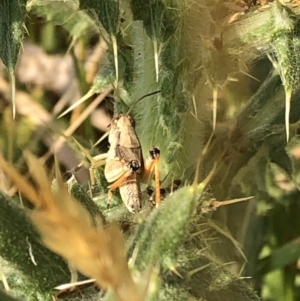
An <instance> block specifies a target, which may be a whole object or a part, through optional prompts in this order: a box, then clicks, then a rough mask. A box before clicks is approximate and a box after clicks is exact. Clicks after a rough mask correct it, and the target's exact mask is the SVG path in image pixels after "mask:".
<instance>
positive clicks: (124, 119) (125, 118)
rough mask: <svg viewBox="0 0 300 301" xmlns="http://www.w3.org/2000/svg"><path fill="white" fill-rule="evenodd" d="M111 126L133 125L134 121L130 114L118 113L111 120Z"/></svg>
mask: <svg viewBox="0 0 300 301" xmlns="http://www.w3.org/2000/svg"><path fill="white" fill-rule="evenodd" d="M111 126H112V127H118V128H123V127H135V121H134V119H133V118H132V117H131V116H130V115H127V114H120V115H116V116H115V117H114V118H113V119H112V120H111Z"/></svg>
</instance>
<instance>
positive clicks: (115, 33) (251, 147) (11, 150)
mask: <svg viewBox="0 0 300 301" xmlns="http://www.w3.org/2000/svg"><path fill="white" fill-rule="evenodd" d="M237 2H238V1H233V0H232V1H227V2H226V3H225V1H221V0H219V1H218V0H214V1H209V0H207V1H206V0H201V1H195V0H184V1H182V0H177V1H176V0H147V1H145V0H144V1H143V0H131V1H129V0H119V1H117V0H107V1H99V0H80V1H76V0H68V1H63V0H31V1H30V0H28V1H26V0H24V1H20V0H2V1H1V3H0V20H1V22H0V41H1V44H0V57H1V59H2V62H3V64H4V65H5V67H6V68H7V73H6V72H5V71H1V72H2V73H1V78H2V80H4V81H6V82H8V81H9V82H10V84H11V91H8V90H6V92H4V90H3V89H4V88H3V85H2V86H1V85H0V90H1V91H0V92H1V93H0V100H1V127H0V133H1V134H0V137H1V138H0V147H1V151H2V153H3V154H4V155H5V156H6V158H7V160H9V161H10V162H13V163H14V165H16V166H18V167H20V172H24V166H23V160H22V155H21V150H22V149H24V148H29V149H30V150H31V151H34V152H36V153H37V154H39V155H42V154H43V153H44V152H45V146H44V145H43V144H42V143H41V136H42V135H41V131H44V132H42V133H51V134H50V135H51V136H52V137H55V139H57V137H58V136H59V134H61V132H63V130H64V129H65V128H67V127H68V126H69V125H70V124H71V123H72V122H71V120H72V118H70V115H66V116H64V117H63V118H60V119H58V120H57V119H56V118H54V117H55V115H57V114H54V113H53V111H51V110H53V107H54V105H53V103H56V102H57V96H56V95H52V94H51V93H50V94H49V93H48V92H49V91H48V92H47V91H44V90H43V89H41V90H42V91H37V90H36V89H34V88H33V87H31V86H30V85H27V86H26V85H22V83H21V82H18V78H17V82H16V80H15V78H16V76H15V67H16V63H17V59H18V55H19V50H20V48H21V45H22V43H23V42H24V41H25V40H26V41H32V42H34V43H35V44H37V45H39V46H40V47H41V48H42V49H44V50H45V51H46V52H47V53H48V54H50V53H51V54H57V53H71V56H72V60H73V64H74V66H75V67H74V69H75V77H76V79H77V81H78V83H79V89H80V92H81V96H83V97H84V99H88V101H89V102H91V97H92V96H93V95H95V94H98V93H102V92H103V91H104V90H105V89H108V87H110V86H111V85H112V86H113V93H112V94H113V98H114V106H113V112H114V113H125V112H126V111H127V110H128V108H129V107H130V106H131V104H133V103H134V101H135V100H136V99H138V98H140V97H141V96H143V95H145V94H147V93H150V92H153V91H156V90H160V91H161V92H160V93H159V94H156V95H153V96H151V97H149V98H146V99H144V100H142V101H140V102H139V103H137V104H135V106H134V107H133V110H132V112H131V115H132V116H133V117H134V119H135V121H136V130H137V134H138V136H139V139H140V141H141V144H142V147H143V152H144V154H145V156H146V155H147V150H148V149H149V148H150V147H151V146H152V145H158V146H159V147H160V149H161V154H162V156H161V157H162V158H161V167H162V178H163V177H164V176H166V175H168V177H167V180H166V181H165V182H164V183H163V185H164V186H168V185H170V184H171V183H172V181H173V180H174V179H181V181H182V183H183V185H182V186H183V187H182V188H181V189H179V190H178V191H176V192H174V194H171V195H170V196H168V197H167V198H166V200H165V201H164V204H163V205H162V206H161V207H159V208H157V209H155V210H154V211H152V212H151V213H150V212H149V211H147V210H146V213H147V214H146V213H145V214H142V215H137V216H133V215H131V214H129V213H128V212H126V209H125V208H124V207H123V206H122V203H121V202H120V201H119V200H118V198H117V197H116V199H115V200H114V202H113V204H112V206H111V208H110V209H106V193H107V183H105V181H104V182H103V181H101V179H99V177H100V178H101V176H102V177H103V174H101V170H100V172H99V174H100V176H99V177H97V179H98V182H99V186H98V187H97V188H96V189H95V191H93V195H94V196H95V195H97V197H95V198H94V199H92V198H90V196H89V195H88V189H87V187H85V186H84V185H79V184H78V183H76V182H70V183H69V186H70V187H69V188H70V192H71V193H72V194H73V195H74V196H75V198H76V199H77V200H78V201H80V202H82V204H83V205H84V206H85V207H86V208H88V210H89V212H90V213H91V214H92V215H93V214H95V215H104V216H105V219H106V220H107V222H110V221H113V220H117V221H119V222H121V223H122V222H124V221H126V222H129V223H138V226H136V227H135V231H132V232H133V234H129V235H128V236H129V237H128V257H129V258H130V257H131V256H135V254H134V250H135V249H138V250H139V251H138V254H137V255H136V258H135V262H134V264H133V265H132V272H133V275H134V276H135V278H136V281H137V282H138V283H141V282H142V279H143V278H145V275H146V273H147V269H149V267H152V268H153V271H154V272H153V273H152V278H153V279H152V278H151V284H152V285H153V290H152V291H151V293H149V294H148V296H147V300H207V301H213V300H214V301H215V300H222V301H226V300H238V301H239V300H241V301H244V300H259V298H261V299H262V300H272V301H277V300H278V301H281V300H285V301H292V300H299V298H300V291H299V269H298V265H297V262H298V258H299V256H300V245H299V239H298V237H299V233H300V232H299V231H300V225H299V221H300V216H299V214H300V208H299V197H300V194H299V186H298V185H299V169H298V167H299V155H298V154H299V152H298V150H299V147H300V138H299V116H300V115H299V107H300V106H299V99H300V98H299V89H298V82H299V74H300V73H299V60H300V59H299V56H300V42H299V41H300V36H299V26H300V25H299V18H298V14H299V12H300V10H299V8H295V9H293V10H292V9H290V8H288V7H286V6H284V5H283V4H281V3H280V1H276V2H274V3H269V7H267V9H266V10H265V11H259V10H258V8H259V7H258V6H255V4H258V2H257V1H244V2H247V6H246V4H245V6H242V8H241V7H240V8H239V6H237V5H238V4H237ZM270 2H271V1H270ZM294 2H297V1H293V3H294ZM239 12H243V13H244V14H243V16H242V14H239ZM234 17H238V19H237V21H235V22H228V20H229V19H230V18H234ZM24 36H25V37H24ZM93 39H96V40H97V42H98V41H104V42H105V44H106V47H107V50H106V53H105V57H106V61H105V63H104V64H103V65H100V66H99V69H98V71H97V74H96V76H95V78H94V81H93V83H89V82H88V81H87V80H86V77H85V75H86V74H85V69H84V59H86V57H87V56H86V57H85V58H84V59H82V57H81V56H80V54H78V51H77V52H76V48H77V49H78V48H79V49H80V53H81V54H82V53H88V52H89V51H91V50H92V49H93V46H94V45H93V43H92V42H91V41H93ZM83 57H84V55H83ZM29 68H30V66H29ZM7 75H8V76H7ZM1 83H2V82H0V84H1ZM7 91H8V92H7ZM16 92H17V93H18V92H26V93H27V94H28V95H32V97H33V98H34V99H35V101H36V102H37V103H39V104H40V105H41V106H43V107H45V108H46V109H47V110H48V111H49V112H50V113H52V115H51V117H50V118H49V120H47V122H45V123H43V124H42V126H41V124H39V126H41V127H42V129H41V128H38V127H37V124H36V123H34V122H33V118H32V116H23V115H22V113H20V110H18V107H21V106H20V105H19V104H18V100H16V99H15V98H16V96H15V95H16ZM84 95H85V96H84ZM111 96H112V95H111ZM290 98H291V109H290V110H287V109H286V108H287V107H288V104H289V100H290ZM8 100H9V101H12V103H14V102H15V101H16V103H17V107H16V112H17V115H16V116H17V117H16V119H14V120H13V119H12V114H11V107H10V105H9V104H8ZM85 104H86V103H84V106H85ZM214 108H216V110H214ZM287 113H289V114H288V115H287ZM287 116H288V120H289V121H290V126H289V132H290V134H289V139H288V142H287V133H286V129H285V127H286V122H287ZM214 121H215V122H214ZM74 135H75V136H76V138H77V139H78V140H80V141H81V142H82V143H83V144H84V145H87V146H90V145H91V144H92V143H94V142H96V140H97V138H98V136H99V133H97V132H96V131H95V129H94V128H92V127H91V125H90V122H89V120H88V119H86V120H85V122H84V123H83V124H82V125H81V126H80V127H79V128H78V129H77V131H76V132H75V133H74ZM211 135H212V136H211ZM208 141H210V143H209V144H207V142H208ZM91 142H92V143H91ZM68 145H69V147H70V148H71V149H73V150H75V151H76V153H78V156H80V155H79V154H80V151H79V150H78V149H77V147H76V146H74V144H73V143H72V142H71V141H68ZM104 148H105V147H99V148H98V149H96V150H94V149H93V150H91V152H95V153H97V152H103V151H104V150H103V149H104ZM199 158H201V159H200V162H199ZM198 163H199V164H198ZM212 171H214V172H213V175H212V178H211V180H210V182H209V184H208V185H207V186H206V188H204V187H203V185H198V183H201V182H202V181H203V180H204V179H205V178H206V177H207V176H208V175H209V174H210V173H211V172H212ZM24 174H26V172H24ZM195 178H196V182H197V184H194V185H193V184H192V182H193V181H194V179H195ZM101 183H102V184H101ZM2 186H3V188H2V190H3V193H1V195H0V199H1V200H0V207H1V208H0V224H1V227H0V256H1V271H2V272H3V273H4V274H5V275H6V277H7V278H8V282H9V285H10V286H11V288H12V293H13V295H15V296H17V297H21V298H23V299H25V300H26V301H31V300H51V298H52V297H51V296H52V295H53V294H54V290H53V288H54V287H55V286H57V285H59V284H61V283H66V282H68V281H69V277H70V276H69V271H68V268H67V265H66V263H65V262H64V261H63V260H62V259H60V258H59V257H58V256H56V255H54V254H52V253H51V252H50V251H48V250H47V249H46V248H44V247H43V246H42V244H41V243H40V241H39V238H38V237H37V234H36V232H35V230H34V228H33V227H32V226H31V224H30V222H29V221H28V220H27V217H26V213H25V210H24V206H19V205H18V204H19V198H18V197H17V196H13V197H8V196H7V195H6V194H9V193H7V191H5V189H4V187H5V185H4V184H3V185H2ZM96 190H97V191H96ZM244 196H254V198H253V199H252V200H251V201H247V202H240V203H237V204H234V205H229V206H224V207H221V208H219V209H218V210H217V211H216V212H215V213H213V212H212V210H208V211H209V214H204V213H203V211H204V209H203V208H204V207H205V204H206V203H205V201H207V200H210V199H211V198H216V199H217V200H218V201H224V200H228V199H235V198H241V197H244ZM146 199H147V196H145V200H146ZM145 202H146V201H145ZM95 204H96V205H95ZM26 205H27V204H26V200H25V207H26ZM141 220H142V222H141ZM28 244H30V245H31V247H32V249H33V253H34V256H35V260H36V261H37V266H34V265H33V262H32V261H31V259H30V254H29V252H28ZM246 259H247V261H246ZM241 276H247V277H248V276H251V277H252V278H251V280H248V279H245V280H243V279H242V278H241ZM82 277H83V276H82ZM256 292H257V293H258V294H256ZM1 294H2V293H1ZM258 295H259V297H258ZM4 298H7V300H10V299H11V298H10V297H6V296H5V297H3V300H6V299H4ZM67 298H68V299H70V300H72V299H74V300H82V299H84V300H102V299H103V300H113V297H112V295H110V292H108V293H107V294H106V296H105V297H101V296H100V294H99V293H98V292H96V291H94V290H93V289H91V290H87V291H84V292H83V295H80V293H78V295H76V294H74V295H70V296H69V297H67ZM1 300H2V299H1Z"/></svg>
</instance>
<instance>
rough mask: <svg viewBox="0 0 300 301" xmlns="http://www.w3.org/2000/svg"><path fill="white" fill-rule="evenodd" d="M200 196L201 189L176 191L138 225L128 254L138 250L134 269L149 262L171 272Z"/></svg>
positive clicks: (139, 268)
mask: <svg viewBox="0 0 300 301" xmlns="http://www.w3.org/2000/svg"><path fill="white" fill-rule="evenodd" d="M201 193H202V189H201V188H197V189H194V188H193V187H192V186H186V187H183V188H181V189H179V190H177V191H176V192H174V194H172V195H170V196H169V197H167V198H166V200H165V201H164V203H163V204H162V205H160V206H159V207H158V208H157V209H156V210H155V211H153V212H152V214H151V215H150V216H149V217H148V218H147V219H146V220H145V221H144V222H143V223H142V224H141V225H140V227H139V228H138V231H137V233H136V235H135V238H134V240H133V244H132V245H131V247H130V249H129V254H132V253H134V250H135V249H136V250H138V254H137V257H136V258H135V262H134V265H135V267H136V268H137V269H138V270H144V269H145V268H146V267H147V266H148V265H149V264H151V263H153V262H159V263H160V264H161V265H162V266H163V267H164V268H169V269H171V270H174V269H175V260H176V257H177V250H178V245H179V244H180V243H181V242H182V241H183V240H184V237H185V235H186V230H187V228H188V225H189V222H190V221H191V219H192V217H193V214H194V212H195V208H196V204H197V199H199V197H200V195H201Z"/></svg>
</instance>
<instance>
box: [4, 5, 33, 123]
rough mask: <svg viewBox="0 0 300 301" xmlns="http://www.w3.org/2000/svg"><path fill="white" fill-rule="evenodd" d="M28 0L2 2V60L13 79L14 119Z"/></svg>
mask: <svg viewBox="0 0 300 301" xmlns="http://www.w3.org/2000/svg"><path fill="white" fill-rule="evenodd" d="M26 2H27V0H2V1H0V20H1V21H0V41H1V47H0V58H1V59H2V61H3V63H4V65H5V66H6V68H7V69H8V71H9V74H10V77H11V90H12V104H13V117H14V116H15V112H16V104H15V103H16V101H15V91H16V87H15V71H14V69H15V65H16V63H17V60H18V55H19V50H20V46H21V43H22V38H23V31H24V20H25V7H26Z"/></svg>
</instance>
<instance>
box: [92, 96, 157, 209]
mask: <svg viewBox="0 0 300 301" xmlns="http://www.w3.org/2000/svg"><path fill="white" fill-rule="evenodd" d="M158 92H160V91H156V92H153V93H150V94H147V95H145V96H144V97H146V96H149V95H153V94H156V93H158ZM144 97H142V98H144ZM142 98H140V99H139V100H141V99H142ZM139 100H137V101H139ZM129 112H130V110H129V111H128V112H127V114H120V115H117V116H115V117H113V118H112V121H111V124H110V130H109V134H108V142H109V144H110V148H109V151H108V152H107V154H105V156H99V157H98V158H102V159H104V158H106V162H105V164H106V165H105V169H104V175H105V178H106V180H107V182H108V183H111V184H110V185H109V195H110V198H111V194H112V191H114V190H116V189H117V188H119V190H120V195H121V198H122V200H123V202H124V204H125V205H126V207H127V209H128V210H129V211H130V212H132V213H135V212H137V211H139V210H140V209H141V206H142V203H141V182H146V181H147V180H148V179H149V178H150V176H151V175H152V171H153V170H154V177H155V188H156V189H155V196H156V198H155V199H156V205H158V204H159V203H160V181H159V157H160V150H159V148H158V147H156V146H153V147H152V148H151V149H150V151H149V157H148V158H147V159H146V160H145V161H144V159H143V154H142V148H141V144H140V141H139V139H138V137H137V134H136V132H135V121H134V119H133V118H132V117H131V116H130V115H129ZM99 165H101V164H98V163H97V162H96V164H95V166H94V167H97V166H99ZM91 179H93V176H92V174H91ZM92 185H93V180H92Z"/></svg>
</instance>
